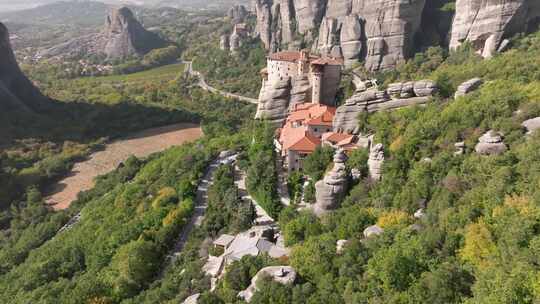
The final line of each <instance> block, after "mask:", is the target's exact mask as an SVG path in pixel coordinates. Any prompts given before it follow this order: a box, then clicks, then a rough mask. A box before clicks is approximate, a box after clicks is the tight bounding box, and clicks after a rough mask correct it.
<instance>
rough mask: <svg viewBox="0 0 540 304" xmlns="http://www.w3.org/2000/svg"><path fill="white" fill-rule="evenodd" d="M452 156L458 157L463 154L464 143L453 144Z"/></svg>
mask: <svg viewBox="0 0 540 304" xmlns="http://www.w3.org/2000/svg"><path fill="white" fill-rule="evenodd" d="M454 148H455V149H456V150H455V151H454V155H456V156H459V155H463V154H465V142H463V141H460V142H457V143H455V144H454Z"/></svg>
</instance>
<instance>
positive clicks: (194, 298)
mask: <svg viewBox="0 0 540 304" xmlns="http://www.w3.org/2000/svg"><path fill="white" fill-rule="evenodd" d="M200 297H201V294H200V293H196V294H194V295H191V296H189V297H187V298H186V299H185V300H184V302H182V304H197V303H198V302H199V298H200Z"/></svg>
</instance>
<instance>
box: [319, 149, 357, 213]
mask: <svg viewBox="0 0 540 304" xmlns="http://www.w3.org/2000/svg"><path fill="white" fill-rule="evenodd" d="M346 161H347V155H345V152H344V151H343V150H337V151H336V154H335V155H334V167H333V168H332V170H330V171H329V172H328V173H327V174H326V175H325V176H324V178H323V179H322V180H320V181H318V182H317V183H315V199H316V203H315V204H314V205H313V211H314V213H315V214H316V215H317V216H322V215H324V214H326V213H327V212H328V211H331V210H334V209H336V208H338V207H339V205H340V204H341V201H342V200H343V198H344V196H345V194H346V191H347V187H348V183H349V175H348V173H347V169H346V167H345V162H346Z"/></svg>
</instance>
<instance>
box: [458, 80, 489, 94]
mask: <svg viewBox="0 0 540 304" xmlns="http://www.w3.org/2000/svg"><path fill="white" fill-rule="evenodd" d="M483 83H484V81H483V80H482V79H481V78H473V79H469V80H467V81H465V82H464V83H462V84H460V85H459V86H458V88H457V90H456V93H455V94H454V98H458V97H461V96H465V95H467V94H469V93H470V92H472V91H474V90H476V89H478V88H479V87H480V86H481V85H482V84H483Z"/></svg>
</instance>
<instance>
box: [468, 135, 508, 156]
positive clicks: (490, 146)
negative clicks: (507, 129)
mask: <svg viewBox="0 0 540 304" xmlns="http://www.w3.org/2000/svg"><path fill="white" fill-rule="evenodd" d="M474 149H475V151H476V153H478V154H481V155H498V154H502V153H504V152H506V150H508V148H507V147H506V145H505V144H504V142H503V135H502V134H501V133H500V132H495V131H493V130H489V131H488V132H487V133H485V134H484V135H482V136H481V137H480V138H479V139H478V144H477V145H476V147H475V148H474Z"/></svg>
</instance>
